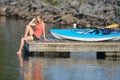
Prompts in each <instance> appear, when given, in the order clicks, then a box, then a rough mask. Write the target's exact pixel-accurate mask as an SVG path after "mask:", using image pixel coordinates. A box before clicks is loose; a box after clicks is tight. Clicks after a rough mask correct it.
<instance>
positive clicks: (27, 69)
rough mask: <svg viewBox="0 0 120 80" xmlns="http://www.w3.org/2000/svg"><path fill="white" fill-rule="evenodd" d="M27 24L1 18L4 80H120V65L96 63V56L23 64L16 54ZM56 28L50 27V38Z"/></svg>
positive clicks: (74, 55)
mask: <svg viewBox="0 0 120 80" xmlns="http://www.w3.org/2000/svg"><path fill="white" fill-rule="evenodd" d="M27 23H28V21H23V20H15V19H9V18H5V17H0V37H1V38H0V80H120V61H119V60H117V61H113V60H112V59H109V60H96V56H95V53H89V52H87V53H71V56H70V58H58V57H57V58H55V57H38V56H33V57H29V59H28V60H23V57H22V56H18V55H17V54H16V51H17V50H18V48H19V40H20V37H22V35H23V33H24V29H25V25H26V24H27ZM52 27H53V28H55V27H58V28H59V27H60V25H55V24H52V25H50V24H46V28H47V34H48V35H49V34H50V33H49V29H50V28H52Z"/></svg>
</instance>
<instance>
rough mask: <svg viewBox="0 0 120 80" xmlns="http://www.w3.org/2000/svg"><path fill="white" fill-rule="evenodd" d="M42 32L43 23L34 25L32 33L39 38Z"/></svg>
mask: <svg viewBox="0 0 120 80" xmlns="http://www.w3.org/2000/svg"><path fill="white" fill-rule="evenodd" d="M42 33H43V25H42V24H38V25H36V27H35V32H34V35H35V36H36V37H37V38H40V36H41V35H42Z"/></svg>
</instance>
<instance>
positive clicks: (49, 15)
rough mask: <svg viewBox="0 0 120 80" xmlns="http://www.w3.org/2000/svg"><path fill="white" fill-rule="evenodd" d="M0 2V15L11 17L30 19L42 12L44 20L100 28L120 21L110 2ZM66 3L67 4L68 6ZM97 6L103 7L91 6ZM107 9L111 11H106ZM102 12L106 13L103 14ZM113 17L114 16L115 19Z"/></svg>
mask: <svg viewBox="0 0 120 80" xmlns="http://www.w3.org/2000/svg"><path fill="white" fill-rule="evenodd" d="M63 1H64V0H63ZM68 3H69V5H68ZM93 3H94V2H92V4H93ZM0 4H2V5H1V6H0V16H6V17H13V18H16V19H24V20H31V19H32V18H33V16H35V15H37V14H42V15H43V19H44V21H45V22H49V23H59V24H73V23H77V24H78V26H80V27H81V26H82V27H87V28H92V27H95V28H102V27H105V26H106V25H109V24H112V23H115V22H117V23H119V21H120V20H119V18H118V17H117V16H116V15H115V13H114V12H112V11H115V10H114V9H117V8H114V7H112V6H111V5H112V4H103V6H99V5H101V4H100V3H97V4H96V5H95V4H94V5H93V6H92V4H91V3H90V2H86V3H85V2H84V3H81V4H78V3H77V2H75V1H73V2H67V3H65V4H64V6H61V5H59V6H53V5H51V4H49V3H45V2H44V1H38V3H36V2H32V0H31V1H27V0H26V1H24V3H23V1H22V0H21V2H20V1H13V2H12V1H11V2H4V4H3V3H1V2H0ZM25 4H26V5H25ZM66 5H68V8H67V7H66ZM97 6H99V8H98V9H102V8H103V9H102V10H101V11H97V10H96V9H94V8H93V7H97ZM106 6H108V8H106ZM114 6H116V5H114ZM61 7H62V8H61ZM87 7H89V8H87ZM117 7H118V9H119V8H120V6H119V5H117ZM105 8H106V9H105ZM91 9H94V10H91ZM104 10H106V12H104ZM107 10H111V11H108V12H107ZM88 11H89V12H88ZM102 12H103V13H102ZM100 13H101V14H100ZM104 13H107V14H105V15H103V14H104ZM108 13H109V15H108ZM115 17H116V18H115ZM113 18H115V20H114V19H113ZM117 18H118V19H117Z"/></svg>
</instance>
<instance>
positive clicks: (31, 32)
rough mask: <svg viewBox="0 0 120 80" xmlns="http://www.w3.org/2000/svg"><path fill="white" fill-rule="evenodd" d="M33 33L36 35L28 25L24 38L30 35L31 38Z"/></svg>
mask: <svg viewBox="0 0 120 80" xmlns="http://www.w3.org/2000/svg"><path fill="white" fill-rule="evenodd" d="M33 33H34V31H33V29H32V27H31V26H30V25H27V26H26V29H25V34H24V37H26V36H27V35H28V34H29V35H30V36H32V35H33Z"/></svg>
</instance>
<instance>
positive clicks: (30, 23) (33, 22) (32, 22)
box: [29, 18, 36, 26]
mask: <svg viewBox="0 0 120 80" xmlns="http://www.w3.org/2000/svg"><path fill="white" fill-rule="evenodd" d="M29 25H30V26H35V25H36V24H35V18H34V19H33V20H32V21H30V22H29Z"/></svg>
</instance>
